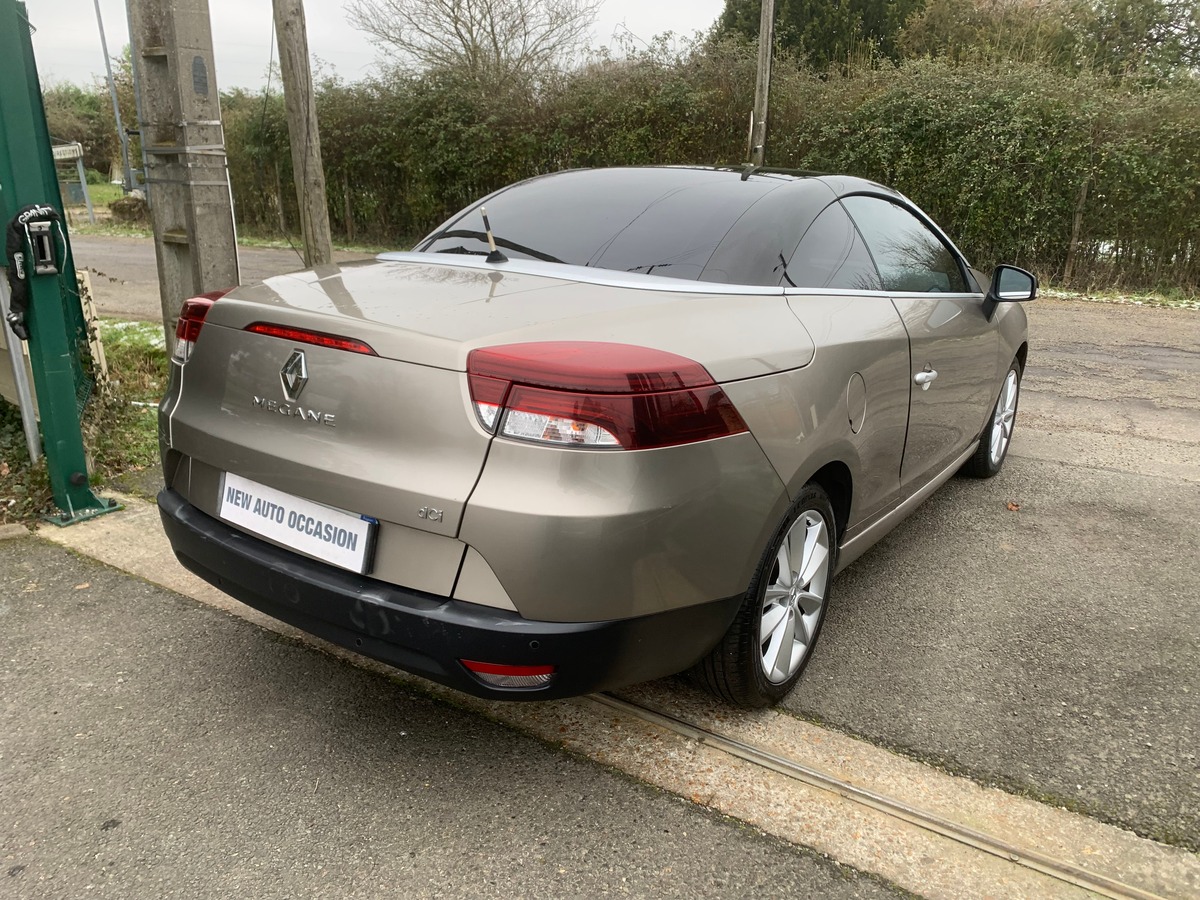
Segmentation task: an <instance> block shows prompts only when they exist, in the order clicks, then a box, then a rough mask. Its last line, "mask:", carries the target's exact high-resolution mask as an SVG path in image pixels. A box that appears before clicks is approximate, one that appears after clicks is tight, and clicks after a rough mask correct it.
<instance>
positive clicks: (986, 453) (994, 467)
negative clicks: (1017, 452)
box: [960, 359, 1021, 478]
mask: <svg viewBox="0 0 1200 900" xmlns="http://www.w3.org/2000/svg"><path fill="white" fill-rule="evenodd" d="M1020 399H1021V363H1020V361H1018V360H1015V359H1014V360H1013V362H1012V365H1011V366H1009V367H1008V373H1007V374H1006V375H1005V376H1004V384H1002V385H1001V386H1000V396H999V397H997V398H996V405H995V406H993V407H992V414H991V417H990V418H989V419H988V424H987V427H986V428H985V429H983V434H981V435H980V436H979V449H978V450H976V451H975V455H974V456H972V457H971V458H970V459H968V460H967V461H966V462H965V463H963V467H962V469H961V470H960V471H961V472H962V474H964V475H968V476H970V477H971V478H991V477H992V476H993V475H995V474H996V473H997V472H999V471H1000V469H1001V468H1002V467H1003V466H1004V460H1005V458H1006V457H1007V456H1008V448H1009V445H1011V444H1012V434H1013V428H1014V427H1015V426H1016V424H1017V404H1018V401H1019V400H1020Z"/></svg>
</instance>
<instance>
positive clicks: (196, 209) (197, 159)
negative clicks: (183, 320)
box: [128, 0, 240, 347]
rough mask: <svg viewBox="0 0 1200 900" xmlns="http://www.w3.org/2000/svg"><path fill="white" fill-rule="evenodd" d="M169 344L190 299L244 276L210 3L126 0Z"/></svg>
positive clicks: (165, 327) (155, 248) (159, 278)
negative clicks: (215, 62) (223, 123)
mask: <svg viewBox="0 0 1200 900" xmlns="http://www.w3.org/2000/svg"><path fill="white" fill-rule="evenodd" d="M128 2H129V22H130V35H129V37H130V44H131V51H132V54H133V65H134V67H135V69H136V72H137V76H138V84H139V85H140V87H141V95H142V103H141V109H140V110H139V111H138V113H139V119H140V121H139V122H138V126H139V128H140V130H141V136H142V147H143V149H144V152H145V156H146V168H147V171H146V184H147V187H148V189H149V191H150V193H151V194H152V195H153V198H154V201H153V206H152V209H151V220H152V221H153V223H154V251H155V255H156V256H157V257H158V286H159V293H160V295H161V298H162V313H163V327H164V329H165V330H166V334H167V346H168V347H173V346H174V344H175V323H176V321H177V319H178V317H179V307H180V305H181V304H182V303H183V301H184V300H186V299H187V298H188V297H194V296H195V295H197V294H203V293H207V292H208V291H216V290H221V289H222V288H228V287H233V286H234V285H236V284H237V283H238V281H239V280H240V279H239V273H238V259H237V233H236V231H235V227H234V221H233V198H232V196H231V194H230V188H229V169H228V166H227V165H226V161H225V134H224V131H223V129H222V127H221V102H220V97H219V96H218V94H217V80H216V68H215V66H214V64H213V49H212V24H211V21H210V20H209V15H208V0H128Z"/></svg>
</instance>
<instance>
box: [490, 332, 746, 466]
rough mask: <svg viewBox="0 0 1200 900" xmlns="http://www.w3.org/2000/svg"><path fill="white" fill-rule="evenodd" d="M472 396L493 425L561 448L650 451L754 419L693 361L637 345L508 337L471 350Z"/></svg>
mask: <svg viewBox="0 0 1200 900" xmlns="http://www.w3.org/2000/svg"><path fill="white" fill-rule="evenodd" d="M467 377H468V382H469V384H470V390H471V401H472V403H473V405H474V407H475V414H476V416H478V418H479V423H480V424H481V425H482V426H483V427H484V428H485V429H486V430H487V431H490V432H493V433H499V434H501V435H503V436H505V437H511V438H517V439H519V440H526V441H535V442H538V443H543V444H551V445H555V446H562V447H578V448H587V449H597V450H600V449H606V448H608V449H614V450H620V449H624V450H646V449H650V448H653V447H671V446H675V445H678V444H688V443H692V442H694V441H705V440H709V439H711V438H717V437H725V436H726V435H731V434H740V433H741V432H744V431H747V430H748V429H747V428H746V423H745V422H744V421H742V417H741V416H740V415H739V414H738V411H737V410H736V409H735V408H734V406H733V403H732V402H730V400H729V398H728V397H727V396H726V394H725V392H724V391H723V390H722V389H721V387H720V386H719V385H718V384H717V383H716V382H715V381H713V379H712V376H711V375H709V374H708V371H707V370H706V369H705V368H704V367H703V366H702V365H700V364H699V363H698V362H695V361H694V360H690V359H687V358H686V357H683V356H678V355H677V354H674V353H668V352H666V351H663V350H653V349H650V348H649V347H636V346H633V345H631V344H609V343H602V342H593V341H560V342H550V343H528V344H505V345H503V346H499V347H486V348H483V349H480V350H472V351H471V353H470V354H469V355H468V357H467Z"/></svg>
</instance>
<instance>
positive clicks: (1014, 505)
mask: <svg viewBox="0 0 1200 900" xmlns="http://www.w3.org/2000/svg"><path fill="white" fill-rule="evenodd" d="M1004 505H1005V506H1007V507H1008V511H1009V512H1016V511H1017V510H1018V509H1020V508H1021V504H1020V503H1018V502H1017V501H1016V500H1009V501H1008V502H1007V503H1006V504H1004Z"/></svg>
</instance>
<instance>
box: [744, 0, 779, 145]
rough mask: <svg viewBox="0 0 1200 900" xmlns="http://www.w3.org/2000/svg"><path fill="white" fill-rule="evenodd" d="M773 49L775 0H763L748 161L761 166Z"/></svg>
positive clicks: (765, 140)
mask: <svg viewBox="0 0 1200 900" xmlns="http://www.w3.org/2000/svg"><path fill="white" fill-rule="evenodd" d="M774 49H775V0H762V18H761V19H759V23H758V82H757V83H756V85H755V88H754V111H753V112H752V113H751V119H750V123H751V124H750V164H751V165H753V166H761V165H762V164H763V160H764V159H765V158H766V150H767V103H768V98H769V96H770V94H771V55H772V53H773V51H774Z"/></svg>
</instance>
